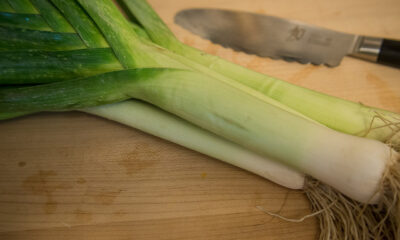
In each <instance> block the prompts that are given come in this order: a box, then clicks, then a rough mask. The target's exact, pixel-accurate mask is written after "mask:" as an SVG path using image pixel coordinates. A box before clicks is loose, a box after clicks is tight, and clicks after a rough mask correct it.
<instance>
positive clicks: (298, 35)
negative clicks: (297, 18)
mask: <svg viewBox="0 0 400 240" xmlns="http://www.w3.org/2000/svg"><path fill="white" fill-rule="evenodd" d="M305 33H306V30H305V29H304V28H302V27H300V26H296V27H294V28H293V29H292V30H290V32H289V36H288V37H287V38H286V41H288V42H291V41H298V40H300V39H302V38H303V36H304V34H305Z"/></svg>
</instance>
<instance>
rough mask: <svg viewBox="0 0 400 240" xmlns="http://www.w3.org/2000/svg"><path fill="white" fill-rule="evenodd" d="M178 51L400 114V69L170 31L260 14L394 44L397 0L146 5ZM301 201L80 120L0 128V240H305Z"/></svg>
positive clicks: (158, 1)
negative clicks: (332, 63)
mask: <svg viewBox="0 0 400 240" xmlns="http://www.w3.org/2000/svg"><path fill="white" fill-rule="evenodd" d="M150 2H151V4H152V5H153V6H154V8H155V9H156V10H157V12H159V14H160V15H161V17H162V18H163V19H164V20H165V21H166V22H167V24H168V25H169V26H170V27H171V28H172V30H173V31H174V32H175V33H176V34H177V36H178V37H179V39H181V40H182V41H184V42H185V43H187V44H189V45H192V46H194V47H198V48H200V49H203V50H204V51H206V52H208V53H212V54H216V55H219V56H221V57H224V58H226V59H229V60H231V61H234V62H236V63H239V64H242V65H243V66H246V67H249V68H252V69H254V70H257V71H260V72H263V73H266V74H270V75H273V76H276V77H279V78H281V79H284V80H287V81H289V82H292V83H295V84H298V85H301V86H306V87H308V88H312V89H316V90H319V91H322V92H325V93H328V94H331V95H335V96H338V97H342V98H345V99H349V100H353V101H357V102H362V103H364V104H368V105H373V106H376V107H381V108H385V109H388V110H392V111H396V112H400V71H399V70H398V69H394V68H389V67H384V66H379V65H376V64H372V63H367V62H363V61H360V60H357V59H352V58H348V57H346V58H345V59H344V60H343V62H342V64H341V65H340V66H339V67H337V68H327V67H324V66H313V65H301V64H298V63H286V62H283V61H274V60H271V59H266V58H259V57H256V56H250V55H246V54H243V53H238V52H234V51H232V50H229V49H224V48H222V47H220V46H217V45H214V44H211V43H210V42H208V41H206V40H203V39H200V38H199V37H197V36H194V35H192V34H190V33H189V32H187V31H185V30H184V29H182V28H180V27H179V26H176V25H175V24H174V23H173V16H174V14H175V13H176V12H177V11H178V10H180V9H183V8H188V7H219V8H226V9H238V10H247V11H253V12H257V13H265V14H270V15H276V16H281V17H287V18H291V19H297V20H301V21H305V22H308V23H313V24H317V25H320V26H324V27H329V28H331V29H336V30H341V31H345V32H351V33H358V34H366V35H376V36H382V37H389V38H398V39H400V2H399V1H398V0H385V1H383V0H375V1H373V0H352V1H348V0H336V1H319V0H303V1H297V0H269V1H265V0H248V1H243V0H229V1H228V0H213V1H203V0H202V1H200V0H197V1H195V0H151V1H150ZM256 206H262V207H264V208H265V209H266V210H269V211H272V212H280V214H282V215H284V216H286V217H291V218H299V217H302V216H304V215H305V214H308V213H309V212H310V210H309V204H308V201H307V200H306V198H305V196H304V195H303V194H302V193H301V192H300V191H292V190H287V189H285V188H282V187H280V186H277V185H276V184H273V183H271V182H269V181H267V180H264V179H262V178H260V177H257V176H255V175H253V174H250V173H247V172H245V171H242V170H240V169H238V168H235V167H232V166H229V165H227V164H224V163H221V162H219V161H217V160H214V159H211V158H208V157H206V156H204V155H201V154H199V153H196V152H193V151H190V150H187V149H185V148H182V147H180V146H177V145H175V144H172V143H169V142H166V141H164V140H161V139H159V138H156V137H153V136H150V135H147V134H145V133H143V132H140V131H137V130H135V129H132V128H128V127H125V126H122V125H120V124H117V123H114V122H110V121H107V120H104V119H101V118H97V117H94V116H90V115H87V114H84V113H77V112H73V113H57V114H56V113H54V114H51V113H43V114H35V115H33V116H29V117H23V118H19V119H16V120H12V121H4V122H1V123H0V239H9V240H14V239H44V240H46V239H74V240H75V239H101V240H103V239H118V240H119V239H121V240H123V239H124V240H125V239H315V236H316V234H317V221H316V220H315V219H308V220H305V221H304V222H302V223H288V222H285V221H282V220H279V219H276V218H272V217H271V216H269V215H266V214H264V213H262V212H260V211H259V210H258V209H257V208H256Z"/></svg>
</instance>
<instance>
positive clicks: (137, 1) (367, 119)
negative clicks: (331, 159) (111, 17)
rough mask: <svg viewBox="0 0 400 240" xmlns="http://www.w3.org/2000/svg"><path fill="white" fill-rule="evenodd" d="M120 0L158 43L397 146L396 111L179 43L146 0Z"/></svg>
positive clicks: (334, 124) (315, 115)
mask: <svg viewBox="0 0 400 240" xmlns="http://www.w3.org/2000/svg"><path fill="white" fill-rule="evenodd" d="M122 1H123V2H124V3H125V4H126V6H127V7H128V8H129V10H130V11H131V12H132V13H133V15H134V16H135V17H136V19H137V20H138V21H139V22H140V23H141V24H142V26H143V27H144V28H145V30H146V31H147V33H148V34H149V36H150V38H151V39H152V40H153V41H154V42H155V43H157V44H159V45H160V46H163V47H165V48H168V49H170V50H172V51H174V52H175V53H178V54H181V55H183V56H185V57H187V58H189V59H191V60H194V61H196V62H198V63H201V64H203V65H204V66H207V67H208V68H210V69H212V70H214V71H216V72H218V73H220V74H223V75H225V76H227V77H229V78H231V79H234V80H236V81H238V82H240V83H242V84H244V85H246V86H248V87H251V88H253V89H255V90H257V91H259V92H261V93H263V94H265V95H267V96H269V97H271V98H273V99H275V100H277V101H279V102H280V103H282V104H284V105H286V106H288V107H290V108H292V109H293V110H295V111H298V112H300V113H302V114H304V115H305V116H307V117H309V118H311V119H313V120H315V121H318V122H320V123H322V124H324V125H326V126H328V127H330V128H332V129H335V130H338V131H341V132H344V133H348V134H352V135H357V136H363V137H367V138H371V139H376V140H379V141H382V142H389V143H390V144H392V145H393V146H394V147H396V148H397V149H400V114H397V113H393V112H389V111H386V110H382V109H377V108H373V107H368V106H365V105H363V104H360V103H354V102H350V101H346V100H343V99H339V98H336V97H333V96H328V95H325V94H323V93H319V92H316V91H313V90H310V89H306V88H302V87H299V86H296V85H293V84H290V83H288V82H285V81H281V80H279V79H276V78H273V77H270V76H267V75H263V74H261V73H257V72H255V71H251V70H249V69H247V68H244V67H241V66H239V65H235V64H233V63H231V62H228V61H225V60H223V59H221V58H219V57H216V56H213V55H209V54H206V53H204V52H201V51H199V50H197V49H195V48H192V47H189V46H187V45H185V44H183V43H181V42H180V41H179V40H178V39H177V38H176V37H175V36H174V35H173V33H172V32H171V31H170V30H169V29H168V27H167V26H166V25H165V24H164V23H163V21H162V20H161V19H160V18H159V16H158V15H157V13H155V12H154V10H153V9H152V8H151V7H150V6H149V5H148V3H147V2H146V0H122ZM327 106H329V111H327Z"/></svg>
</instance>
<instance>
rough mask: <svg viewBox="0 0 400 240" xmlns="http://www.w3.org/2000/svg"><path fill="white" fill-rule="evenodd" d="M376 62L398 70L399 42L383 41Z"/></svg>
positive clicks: (399, 62)
mask: <svg viewBox="0 0 400 240" xmlns="http://www.w3.org/2000/svg"><path fill="white" fill-rule="evenodd" d="M377 62H378V63H380V64H384V65H389V66H392V67H397V68H400V41H396V40H390V39H383V41H382V45H381V49H380V51H379V55H378V59H377Z"/></svg>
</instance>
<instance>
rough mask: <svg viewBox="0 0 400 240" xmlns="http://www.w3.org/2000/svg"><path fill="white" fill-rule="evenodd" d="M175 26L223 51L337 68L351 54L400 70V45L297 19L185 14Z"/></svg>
mask: <svg viewBox="0 0 400 240" xmlns="http://www.w3.org/2000/svg"><path fill="white" fill-rule="evenodd" d="M175 23H177V24H178V25H180V26H182V27H183V28H185V29H187V30H189V31H190V32H192V33H194V34H197V35H199V36H201V37H203V38H206V39H208V40H210V41H212V42H214V43H217V44H220V45H222V46H224V47H229V48H232V49H235V50H238V51H243V52H246V53H250V54H256V55H259V56H262V57H270V58H272V59H279V58H281V59H284V60H287V61H297V62H300V63H312V64H316V65H319V64H325V65H327V66H330V67H335V66H338V65H339V64H340V62H341V60H342V58H343V57H344V56H346V55H350V56H353V57H357V58H361V59H364V60H368V61H372V62H378V63H382V64H385V65H391V66H395V67H400V41H396V40H390V39H384V38H378V37H370V36H361V35H355V34H349V33H342V32H338V31H334V30H330V29H325V28H322V27H318V26H313V25H310V24H306V23H302V22H299V21H295V20H288V19H283V18H279V17H275V16H268V15H262V14H256V13H248V12H241V11H230V10H219V9H200V8H198V9H186V10H182V11H180V12H178V13H177V14H176V15H175Z"/></svg>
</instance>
